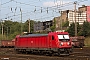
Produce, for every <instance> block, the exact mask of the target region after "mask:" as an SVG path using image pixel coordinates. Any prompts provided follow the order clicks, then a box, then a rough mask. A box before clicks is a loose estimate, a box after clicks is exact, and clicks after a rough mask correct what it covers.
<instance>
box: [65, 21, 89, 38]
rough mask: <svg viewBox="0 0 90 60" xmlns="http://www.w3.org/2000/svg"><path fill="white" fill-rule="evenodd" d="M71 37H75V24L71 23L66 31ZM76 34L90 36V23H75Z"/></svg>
mask: <svg viewBox="0 0 90 60" xmlns="http://www.w3.org/2000/svg"><path fill="white" fill-rule="evenodd" d="M66 31H67V32H69V34H70V35H71V36H75V24H74V23H72V24H71V25H70V26H69V28H68V29H67V30H66ZM77 34H78V36H85V37H86V36H89V35H90V23H89V22H84V23H83V25H79V23H77Z"/></svg>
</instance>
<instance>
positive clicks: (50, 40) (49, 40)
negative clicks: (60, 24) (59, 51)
mask: <svg viewBox="0 0 90 60" xmlns="http://www.w3.org/2000/svg"><path fill="white" fill-rule="evenodd" d="M48 45H49V46H48V47H49V48H51V47H52V36H51V35H50V36H49V37H48Z"/></svg>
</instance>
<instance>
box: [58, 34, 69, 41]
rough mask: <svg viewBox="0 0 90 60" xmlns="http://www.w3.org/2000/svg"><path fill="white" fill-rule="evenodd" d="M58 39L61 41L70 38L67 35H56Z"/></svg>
mask: <svg viewBox="0 0 90 60" xmlns="http://www.w3.org/2000/svg"><path fill="white" fill-rule="evenodd" d="M58 39H59V40H62V41H67V40H70V38H69V35H58Z"/></svg>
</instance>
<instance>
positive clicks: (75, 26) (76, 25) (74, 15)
mask: <svg viewBox="0 0 90 60" xmlns="http://www.w3.org/2000/svg"><path fill="white" fill-rule="evenodd" d="M76 4H77V2H74V9H75V10H74V13H75V14H74V17H75V36H77V21H76Z"/></svg>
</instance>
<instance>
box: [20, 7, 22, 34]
mask: <svg viewBox="0 0 90 60" xmlns="http://www.w3.org/2000/svg"><path fill="white" fill-rule="evenodd" d="M20 12H21V35H22V10H21V8H20Z"/></svg>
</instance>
